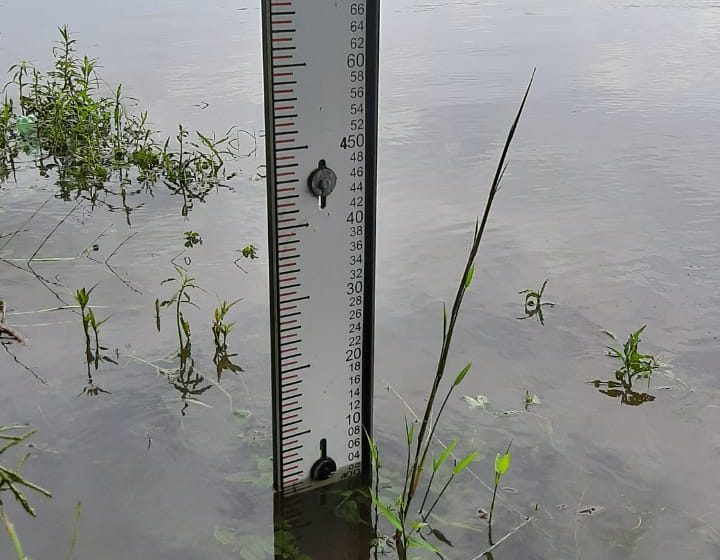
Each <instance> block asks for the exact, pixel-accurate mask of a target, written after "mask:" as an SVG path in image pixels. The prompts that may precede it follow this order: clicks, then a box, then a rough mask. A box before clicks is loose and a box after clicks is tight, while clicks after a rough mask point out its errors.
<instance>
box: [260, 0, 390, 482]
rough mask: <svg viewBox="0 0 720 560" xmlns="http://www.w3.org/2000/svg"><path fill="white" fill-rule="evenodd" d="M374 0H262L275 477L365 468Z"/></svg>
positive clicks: (331, 476) (312, 478) (315, 478)
mask: <svg viewBox="0 0 720 560" xmlns="http://www.w3.org/2000/svg"><path fill="white" fill-rule="evenodd" d="M378 18H379V7H378V2H377V0H332V1H330V0H264V1H263V39H264V71H265V102H266V141H267V169H268V225H269V247H270V299H271V314H272V369H273V407H274V415H273V417H274V419H273V422H274V461H275V463H274V464H275V475H274V481H275V489H276V490H278V491H279V492H282V493H287V492H289V491H302V490H306V489H310V488H314V487H317V486H321V485H325V484H329V483H332V482H334V481H340V480H346V479H348V478H353V477H355V476H360V475H361V474H363V473H368V472H369V468H368V464H369V456H368V453H367V450H366V442H365V436H364V431H365V430H367V431H368V432H369V431H370V425H371V412H372V406H371V397H372V360H373V343H372V342H373V305H374V274H375V270H374V269H375V266H374V265H375V190H376V185H375V177H376V138H377V74H378V31H379V29H378V27H379V26H378V22H379V19H378Z"/></svg>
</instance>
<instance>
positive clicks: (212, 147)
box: [0, 26, 235, 216]
mask: <svg viewBox="0 0 720 560" xmlns="http://www.w3.org/2000/svg"><path fill="white" fill-rule="evenodd" d="M59 33H60V40H59V41H58V42H57V43H56V44H55V46H54V47H53V49H52V58H53V65H52V67H51V69H50V70H48V71H47V72H44V73H43V72H41V71H40V70H38V69H37V68H35V67H34V66H33V65H32V64H30V63H29V62H27V61H21V62H19V63H18V64H15V65H13V66H11V67H10V70H9V72H10V80H9V81H8V82H7V83H6V84H5V87H4V88H3V91H4V100H3V102H2V104H1V105H0V183H1V182H2V181H4V180H7V179H8V178H9V177H10V175H11V174H13V173H15V171H16V170H17V169H18V167H19V166H26V164H28V163H30V164H31V165H32V166H34V167H35V168H37V169H38V171H39V172H40V174H41V175H42V176H43V177H52V178H53V179H54V181H55V183H56V185H57V187H58V189H59V193H60V197H61V198H63V199H65V200H70V199H73V198H77V197H82V198H85V199H88V200H90V201H92V202H93V203H105V204H108V206H109V207H111V208H112V207H113V205H111V204H110V203H108V202H107V196H108V195H118V196H119V197H120V198H121V201H122V205H123V208H124V209H125V211H126V213H127V214H128V216H129V214H130V212H131V210H132V208H131V207H130V206H129V205H128V204H127V196H128V195H130V194H138V193H140V192H143V190H145V189H150V188H152V187H153V186H155V184H157V183H158V182H162V183H163V184H164V185H166V187H167V188H168V189H169V190H170V192H172V193H176V194H179V195H181V196H182V199H183V205H182V213H183V215H187V213H188V212H189V211H190V209H191V208H192V205H193V201H194V200H204V198H205V196H206V195H207V194H208V193H209V192H210V191H211V190H213V189H215V188H218V187H220V186H222V184H223V183H222V182H223V181H226V180H228V179H230V178H232V177H233V176H234V175H235V174H234V173H230V172H228V171H227V170H226V167H225V161H226V159H227V157H234V154H233V151H232V149H231V146H230V140H231V138H230V136H231V135H230V132H228V134H226V135H225V136H223V137H221V138H215V137H214V136H212V135H205V134H202V133H200V132H196V133H195V134H194V139H193V140H190V138H189V136H190V133H189V132H188V131H187V130H186V129H185V128H184V127H183V126H182V125H180V126H179V133H178V135H177V136H176V137H175V142H172V143H171V141H170V139H169V138H168V139H167V140H166V141H165V142H164V143H163V142H161V141H159V140H158V138H157V135H156V133H155V131H153V130H152V129H151V128H150V125H149V119H148V115H147V113H146V112H140V113H137V114H136V113H133V112H132V111H131V110H130V109H129V108H128V106H127V103H126V102H127V101H129V100H128V99H126V98H125V97H123V94H122V91H123V89H122V85H118V86H117V87H115V88H113V89H109V88H108V87H107V86H106V85H105V83H104V82H103V80H102V79H101V78H100V76H99V75H98V74H97V68H98V60H97V59H94V58H90V57H88V56H79V55H78V54H77V52H76V46H77V45H76V40H75V39H74V38H72V36H71V34H70V32H69V30H68V28H67V26H63V27H60V28H59ZM11 94H12V95H11ZM133 184H135V185H136V186H135V187H131V185H133Z"/></svg>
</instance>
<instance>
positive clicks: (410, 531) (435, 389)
mask: <svg viewBox="0 0 720 560" xmlns="http://www.w3.org/2000/svg"><path fill="white" fill-rule="evenodd" d="M534 74H535V73H534V71H533V76H532V77H531V78H530V82H529V84H528V86H527V89H526V90H525V94H524V96H523V98H522V101H521V103H520V107H519V109H518V111H517V113H516V115H515V118H514V120H513V123H512V125H511V127H510V130H509V132H508V135H507V137H506V139H505V144H504V146H503V150H502V154H501V156H500V160H499V162H498V165H497V168H496V170H495V175H494V177H493V180H492V183H491V184H490V189H489V192H488V197H487V201H486V204H485V210H484V212H483V215H482V219H480V218H478V219H477V220H476V222H475V231H474V234H473V238H472V243H471V246H470V251H469V253H468V256H467V259H466V262H465V267H464V271H463V274H462V277H461V280H460V282H459V284H458V288H457V292H456V294H455V299H454V301H453V305H452V308H451V311H450V315H449V317H448V313H447V309H446V307H445V304H443V310H442V311H443V312H442V322H443V326H442V345H441V350H440V357H439V359H438V365H437V369H436V372H435V377H434V379H433V383H432V387H431V388H430V392H429V394H428V398H427V400H426V405H425V411H424V414H423V417H422V420H421V422H420V429H419V433H418V435H417V437H415V435H414V426H412V427H410V426H408V424H407V421H406V422H405V428H406V430H405V431H406V436H407V438H406V441H407V457H406V469H405V478H404V484H403V489H402V493H401V494H400V495H398V496H396V497H395V499H394V500H393V502H392V503H391V504H386V503H384V502H383V501H382V500H381V497H380V496H379V495H378V488H377V487H376V488H375V489H374V490H373V492H372V494H373V496H372V498H373V502H374V504H375V507H376V513H375V515H376V517H378V516H379V515H382V517H383V518H384V519H385V520H386V521H387V522H388V523H389V524H390V526H391V527H392V528H393V530H394V534H393V541H394V544H395V550H396V552H397V555H398V559H399V560H407V558H408V554H409V552H408V551H409V549H411V548H422V549H425V550H428V551H432V552H434V553H436V554H440V552H439V550H438V548H437V546H435V545H434V544H432V543H431V542H430V541H429V540H428V539H429V538H430V536H434V537H435V538H437V539H438V540H440V541H442V539H440V538H439V537H438V535H437V533H436V532H435V531H434V530H433V528H432V527H431V526H430V525H429V523H428V518H429V517H428V516H429V515H430V514H431V513H432V510H433V508H434V507H435V506H436V505H437V503H438V501H439V500H440V499H441V498H442V496H443V495H444V494H445V492H446V491H447V489H448V487H449V485H450V483H451V482H452V481H453V480H454V479H455V477H456V476H457V475H458V474H459V473H460V472H462V471H463V470H464V469H465V468H467V467H468V466H469V465H470V464H471V463H472V461H473V460H474V459H475V457H476V454H477V453H476V452H472V453H470V454H468V455H466V456H465V457H464V458H462V459H459V460H457V462H456V463H455V465H454V466H453V469H452V472H451V474H450V476H449V478H448V479H447V481H446V483H445V484H444V485H443V486H442V487H441V489H440V490H439V492H436V493H435V499H434V500H433V501H432V505H431V506H430V508H429V509H427V510H423V508H424V505H425V503H426V501H427V498H428V496H429V495H430V493H432V492H433V489H432V482H433V481H434V479H435V476H436V474H437V473H438V472H439V469H440V467H441V466H442V464H443V463H445V462H446V461H447V458H448V457H449V456H450V455H451V454H452V449H450V451H448V452H447V454H445V452H443V454H441V455H440V456H439V457H438V458H437V459H433V461H432V469H431V474H430V477H429V480H428V481H425V478H424V474H426V470H427V468H428V455H429V454H430V448H431V446H432V443H433V436H434V435H435V432H436V430H437V428H438V425H439V424H440V421H441V420H442V418H443V412H444V411H445V406H446V404H447V402H448V400H449V398H450V396H451V394H452V393H453V391H454V390H455V389H456V388H457V387H458V386H459V385H460V383H461V382H462V380H463V379H464V378H465V376H466V375H467V373H468V372H469V371H470V368H471V364H470V363H468V364H467V365H466V366H465V367H464V368H463V369H462V370H461V371H460V372H459V373H458V374H457V375H456V376H455V378H454V379H453V381H452V382H450V384H449V387H448V388H447V390H446V392H445V398H444V400H443V401H442V404H441V405H440V407H439V409H438V410H437V411H435V401H436V398H437V397H438V393H439V392H440V387H441V383H442V381H443V379H444V378H445V374H446V366H447V360H448V356H449V354H450V348H451V345H452V339H453V334H454V332H455V326H456V324H457V320H458V317H459V315H460V310H461V308H462V303H463V299H464V297H465V293H466V292H467V290H468V289H469V288H470V287H471V285H472V281H473V277H474V273H475V258H476V256H477V252H478V249H479V247H480V243H481V241H482V239H483V236H484V233H485V229H486V226H487V223H488V218H489V216H490V210H491V208H492V205H493V202H494V200H495V197H496V195H497V193H498V192H499V191H500V188H501V182H502V178H503V175H504V173H505V169H506V159H507V154H508V151H509V149H510V145H511V144H512V140H513V137H514V136H515V131H516V130H517V126H518V123H519V121H520V116H521V115H522V113H523V109H524V107H525V103H526V101H527V98H528V95H529V93H530V88H531V86H532V82H533V78H534ZM368 440H369V441H368V447H369V451H370V454H371V457H372V462H373V465H374V470H375V473H376V476H377V474H378V471H379V453H378V450H377V446H376V444H375V442H373V441H372V439H371V438H368ZM413 446H414V448H415V449H414V452H413V450H412V448H413ZM453 447H454V446H453ZM446 451H447V449H446ZM423 489H424V492H423ZM419 492H422V494H420V495H424V497H423V500H422V504H421V506H420V511H419V515H420V518H419V519H415V518H413V516H411V511H412V510H411V507H412V504H413V502H414V499H415V498H416V496H418V493H419ZM377 538H378V535H377V533H376V539H377Z"/></svg>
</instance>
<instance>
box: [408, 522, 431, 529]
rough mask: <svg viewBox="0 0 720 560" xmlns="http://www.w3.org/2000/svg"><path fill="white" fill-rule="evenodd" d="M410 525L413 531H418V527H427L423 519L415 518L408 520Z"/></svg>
mask: <svg viewBox="0 0 720 560" xmlns="http://www.w3.org/2000/svg"><path fill="white" fill-rule="evenodd" d="M410 526H411V527H412V528H413V531H420V529H424V528H425V527H427V526H428V524H427V523H425V522H424V521H420V520H419V519H416V520H415V521H411V522H410Z"/></svg>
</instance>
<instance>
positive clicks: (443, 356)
mask: <svg viewBox="0 0 720 560" xmlns="http://www.w3.org/2000/svg"><path fill="white" fill-rule="evenodd" d="M534 76H535V71H534V70H533V74H532V76H531V78H530V82H529V83H528V86H527V89H526V90H525V95H524V96H523V99H522V102H521V103H520V107H519V109H518V112H517V114H516V116H515V120H514V121H513V123H512V126H511V127H510V131H509V132H508V135H507V138H506V140H505V145H504V147H503V150H502V154H501V156H500V160H499V162H498V165H497V168H496V170H495V176H494V178H493V181H492V183H491V185H490V191H489V193H488V197H487V202H486V204H485V211H484V212H483V216H482V220H481V221H480V224H479V226H478V225H477V224H476V228H475V234H474V237H473V243H472V246H471V248H470V252H469V254H468V258H467V261H466V263H465V269H464V272H463V276H462V279H461V280H460V283H459V286H458V289H457V292H456V295H455V300H454V302H453V306H452V311H451V313H450V321H449V324H448V325H447V332H446V335H445V337H444V338H443V344H442V349H441V351H440V358H439V360H438V366H437V370H436V373H435V379H434V381H433V385H432V388H431V390H430V395H429V397H428V401H427V405H426V407H425V414H424V416H423V419H422V422H421V425H420V433H419V435H418V442H417V447H416V450H415V457H414V459H413V466H412V469H411V480H410V484H409V487H408V492H407V496H406V497H405V496H404V497H403V498H404V499H403V504H404V508H403V509H404V511H403V512H402V518H403V519H404V518H406V517H407V512H408V511H409V508H410V504H411V502H412V500H413V498H414V496H415V493H416V491H417V488H418V484H419V482H420V477H421V475H422V471H423V467H424V465H425V460H426V458H427V453H428V450H429V448H430V444H431V439H430V437H426V435H428V434H427V431H428V428H432V426H431V425H430V416H431V413H432V409H433V405H434V403H435V397H436V395H437V392H438V389H439V386H440V382H441V381H442V379H443V377H444V375H445V366H446V364H447V359H448V355H449V353H450V347H451V345H452V338H453V334H454V332H455V325H456V323H457V319H458V316H459V314H460V308H461V306H462V302H463V298H464V296H465V292H466V290H467V288H468V286H469V281H468V279H469V278H471V277H472V272H473V271H474V263H475V257H476V256H477V252H478V249H479V247H480V242H481V241H482V238H483V234H484V233H485V228H486V226H487V222H488V218H489V216H490V209H491V208H492V204H493V201H494V200H495V196H496V195H497V193H498V191H499V189H500V183H501V180H502V177H503V174H504V172H505V168H506V159H507V154H508V151H509V149H510V145H511V143H512V140H513V137H514V136H515V131H516V129H517V125H518V122H519V121H520V116H521V115H522V112H523V109H524V107H525V102H526V101H527V97H528V94H529V93H530V88H531V86H532V82H533V78H534ZM436 424H437V421H436Z"/></svg>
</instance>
